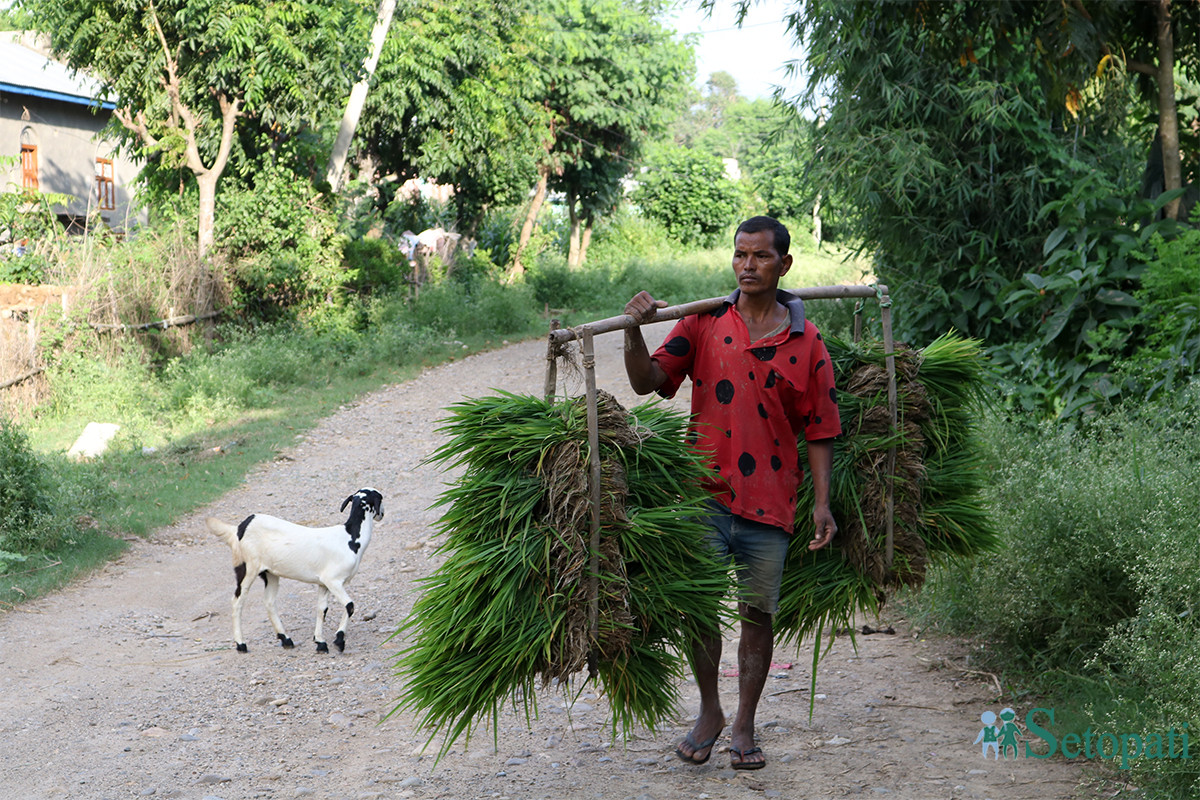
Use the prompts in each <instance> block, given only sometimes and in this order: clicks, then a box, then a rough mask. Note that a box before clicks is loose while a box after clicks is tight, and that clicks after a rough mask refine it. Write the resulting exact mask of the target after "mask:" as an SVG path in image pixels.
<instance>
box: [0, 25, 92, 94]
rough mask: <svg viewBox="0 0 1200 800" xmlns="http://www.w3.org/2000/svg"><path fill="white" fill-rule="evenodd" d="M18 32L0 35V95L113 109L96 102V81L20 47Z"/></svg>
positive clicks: (33, 51) (24, 47) (31, 50)
mask: <svg viewBox="0 0 1200 800" xmlns="http://www.w3.org/2000/svg"><path fill="white" fill-rule="evenodd" d="M19 36H20V34H19V33H12V32H8V33H3V34H0V92H12V93H13V94H24V95H30V96H33V97H45V98H48V99H50V100H59V101H62V102H65V103H78V104H80V105H85V106H90V105H95V104H96V103H98V102H99V104H100V107H101V108H109V109H111V108H116V104H114V103H111V102H100V101H99V98H100V97H101V96H102V95H103V93H104V92H103V88H102V86H101V85H100V82H99V81H97V80H95V79H93V78H90V77H88V76H86V75H83V74H82V73H79V72H76V71H75V70H73V69H71V68H70V67H67V66H65V65H63V64H60V63H58V62H57V61H53V60H51V59H49V58H47V57H46V56H44V55H42V54H41V53H39V52H37V51H36V50H33V49H31V48H29V47H26V46H25V45H23V44H21V43H20V41H19V40H18V37H19Z"/></svg>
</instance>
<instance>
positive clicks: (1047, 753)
mask: <svg viewBox="0 0 1200 800" xmlns="http://www.w3.org/2000/svg"><path fill="white" fill-rule="evenodd" d="M1016 720H1017V712H1016V711H1014V710H1013V709H1011V708H1005V709H1003V710H1002V711H1001V712H1000V715H999V717H997V715H996V714H995V713H994V712H992V711H985V712H983V713H982V714H980V715H979V721H980V722H982V723H983V727H982V728H980V729H979V734H978V735H977V736H976V737H975V741H974V742H973V744H978V745H981V746H982V748H983V757H984V758H987V757H988V755H991V757H992V758H993V759H1001V758H1003V759H1010V758H1011V759H1016V758H1050V757H1051V756H1054V755H1058V754H1059V753H1061V754H1062V756H1063V758H1102V759H1114V760H1119V762H1120V763H1119V764H1118V766H1119V767H1120V768H1121V769H1129V762H1130V760H1131V759H1135V758H1150V759H1162V758H1182V759H1190V758H1191V755H1190V754H1189V753H1188V724H1187V723H1186V722H1185V723H1183V724H1182V725H1180V726H1179V727H1178V728H1176V727H1175V726H1174V725H1172V726H1171V727H1170V729H1168V730H1167V731H1165V732H1163V733H1146V734H1138V733H1110V732H1098V731H1094V730H1092V728H1091V727H1090V726H1089V727H1088V728H1087V730H1085V731H1084V732H1083V733H1066V734H1063V735H1062V736H1061V737H1059V736H1055V735H1054V734H1053V733H1052V732H1050V731H1049V730H1048V729H1047V728H1046V727H1045V725H1053V724H1054V709H1053V708H1033V709H1030V710H1029V712H1028V713H1027V714H1026V715H1025V727H1024V729H1023V730H1022V728H1021V726H1020V725H1019V724H1018V723H1017V721H1016ZM1037 742H1043V743H1044V745H1045V746H1044V747H1043V746H1037V747H1036V749H1035V747H1034V745H1035V744H1036V743H1037Z"/></svg>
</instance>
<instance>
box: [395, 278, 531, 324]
mask: <svg viewBox="0 0 1200 800" xmlns="http://www.w3.org/2000/svg"><path fill="white" fill-rule="evenodd" d="M540 310H541V309H540V307H539V306H537V305H536V304H535V302H534V300H533V292H532V291H531V290H530V289H529V287H528V286H526V285H516V286H503V285H501V284H499V283H497V282H495V281H494V280H486V281H480V282H478V284H477V285H476V286H474V287H468V286H466V285H464V284H462V283H458V282H456V281H453V280H449V281H443V282H442V283H439V284H436V285H433V286H428V287H426V288H423V289H422V290H421V294H420V296H419V297H418V298H417V300H416V301H415V302H413V304H412V306H411V309H410V321H411V322H412V324H414V325H416V326H418V327H424V328H428V329H430V330H432V331H437V332H439V333H442V334H445V335H447V336H455V337H464V336H473V335H478V334H489V333H490V334H495V335H497V336H505V335H509V334H515V333H519V332H524V331H527V330H528V329H529V328H530V326H531V325H533V324H534V321H535V320H536V318H537V314H538V312H539V311H540Z"/></svg>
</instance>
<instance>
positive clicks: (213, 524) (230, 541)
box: [204, 517, 242, 563]
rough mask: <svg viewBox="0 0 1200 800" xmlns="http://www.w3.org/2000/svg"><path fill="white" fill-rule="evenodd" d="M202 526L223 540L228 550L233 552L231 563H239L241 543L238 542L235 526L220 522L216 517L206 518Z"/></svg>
mask: <svg viewBox="0 0 1200 800" xmlns="http://www.w3.org/2000/svg"><path fill="white" fill-rule="evenodd" d="M204 524H205V525H207V526H208V529H209V530H210V531H212V533H213V534H215V535H216V536H217V537H218V538H220V539H221V540H223V541H224V542H225V544H227V545H229V548H230V549H231V550H233V561H234V563H239V562H240V561H241V560H242V559H241V555H242V552H241V551H242V543H241V542H240V541H239V540H238V529H237V526H235V525H230V524H229V523H228V522H222V521H221V520H219V519H217V518H216V517H207V518H205V520H204Z"/></svg>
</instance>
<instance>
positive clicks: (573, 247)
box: [567, 189, 579, 269]
mask: <svg viewBox="0 0 1200 800" xmlns="http://www.w3.org/2000/svg"><path fill="white" fill-rule="evenodd" d="M567 216H568V217H569V218H570V220H571V237H570V240H569V242H570V243H569V244H568V245H567V269H575V268H576V267H578V266H579V210H578V209H576V208H575V190H574V189H568V190H567Z"/></svg>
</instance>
